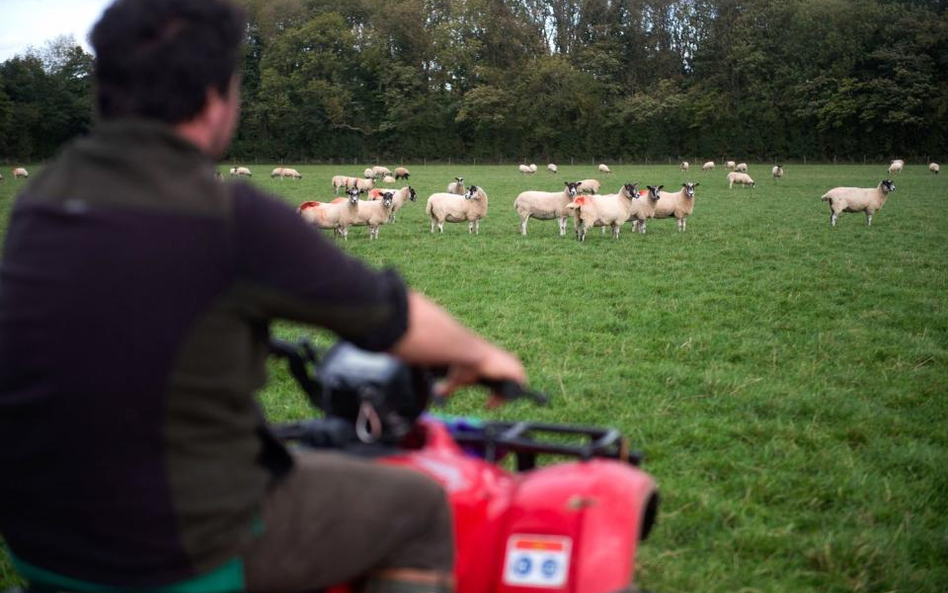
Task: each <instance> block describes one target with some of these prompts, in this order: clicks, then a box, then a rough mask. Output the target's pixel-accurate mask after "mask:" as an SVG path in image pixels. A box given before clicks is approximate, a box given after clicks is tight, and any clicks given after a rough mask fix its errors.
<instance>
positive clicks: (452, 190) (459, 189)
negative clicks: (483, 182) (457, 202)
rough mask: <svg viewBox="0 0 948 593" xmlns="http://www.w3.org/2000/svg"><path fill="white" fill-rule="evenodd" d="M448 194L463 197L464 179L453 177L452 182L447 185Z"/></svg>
mask: <svg viewBox="0 0 948 593" xmlns="http://www.w3.org/2000/svg"><path fill="white" fill-rule="evenodd" d="M448 193H449V194H457V195H459V196H463V195H464V178H463V177H455V178H454V181H452V182H451V183H449V184H448Z"/></svg>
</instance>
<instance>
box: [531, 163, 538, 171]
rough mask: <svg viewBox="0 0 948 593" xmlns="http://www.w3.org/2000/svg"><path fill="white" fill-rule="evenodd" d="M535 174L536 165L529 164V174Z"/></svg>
mask: <svg viewBox="0 0 948 593" xmlns="http://www.w3.org/2000/svg"><path fill="white" fill-rule="evenodd" d="M536 172H537V164H536V163H531V164H530V173H536Z"/></svg>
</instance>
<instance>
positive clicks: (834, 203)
mask: <svg viewBox="0 0 948 593" xmlns="http://www.w3.org/2000/svg"><path fill="white" fill-rule="evenodd" d="M894 191H895V182H893V181H889V180H888V179H883V180H882V181H881V182H879V185H877V186H876V187H871V188H863V187H834V188H833V189H831V190H829V191H828V192H826V193H825V194H823V197H822V198H821V199H822V200H823V201H824V202H829V206H830V225H831V226H834V227H835V226H836V219H837V218H838V217H839V213H840V212H865V213H866V226H872V215H873V214H875V212H876V211H877V210H882V207H883V206H884V205H885V201H886V199H887V198H888V197H889V193H890V192H894Z"/></svg>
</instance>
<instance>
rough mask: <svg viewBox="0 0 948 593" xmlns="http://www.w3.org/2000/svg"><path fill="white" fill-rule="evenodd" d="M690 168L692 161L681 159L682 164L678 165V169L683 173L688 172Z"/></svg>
mask: <svg viewBox="0 0 948 593" xmlns="http://www.w3.org/2000/svg"><path fill="white" fill-rule="evenodd" d="M690 168H691V163H689V162H688V161H681V164H680V165H678V170H679V171H681V172H682V173H687V172H688V169H690Z"/></svg>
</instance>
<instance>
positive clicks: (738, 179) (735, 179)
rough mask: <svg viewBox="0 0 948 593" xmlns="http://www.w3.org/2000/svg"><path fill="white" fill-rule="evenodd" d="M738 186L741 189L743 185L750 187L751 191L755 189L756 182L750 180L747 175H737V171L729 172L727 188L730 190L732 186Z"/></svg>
mask: <svg viewBox="0 0 948 593" xmlns="http://www.w3.org/2000/svg"><path fill="white" fill-rule="evenodd" d="M735 183H736V184H738V185H740V186H741V187H743V186H745V185H749V186H751V189H753V188H755V187H757V182H756V181H754V180H753V179H751V176H750V175H748V174H747V173H738V172H737V171H731V172H730V173H728V174H727V188H728V189H731V188H733V187H734V184H735Z"/></svg>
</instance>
